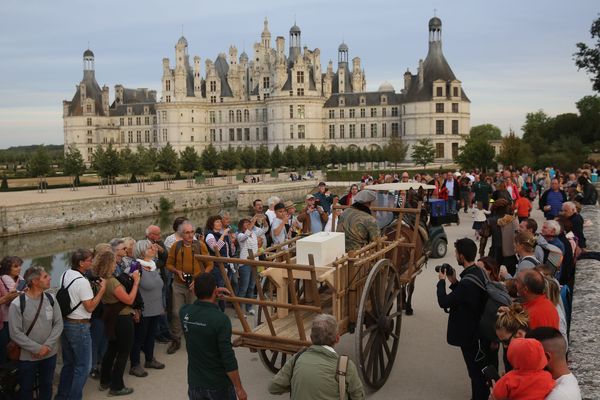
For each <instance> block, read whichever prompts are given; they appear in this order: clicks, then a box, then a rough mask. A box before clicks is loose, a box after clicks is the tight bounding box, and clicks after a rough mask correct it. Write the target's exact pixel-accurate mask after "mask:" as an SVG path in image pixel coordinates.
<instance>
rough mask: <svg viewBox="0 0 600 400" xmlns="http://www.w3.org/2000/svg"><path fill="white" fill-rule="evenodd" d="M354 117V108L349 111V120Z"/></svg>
mask: <svg viewBox="0 0 600 400" xmlns="http://www.w3.org/2000/svg"><path fill="white" fill-rule="evenodd" d="M355 117H356V110H355V109H354V108H351V109H350V118H355Z"/></svg>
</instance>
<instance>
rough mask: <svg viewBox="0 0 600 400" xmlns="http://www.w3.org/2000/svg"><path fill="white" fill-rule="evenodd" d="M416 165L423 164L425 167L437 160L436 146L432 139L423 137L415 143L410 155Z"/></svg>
mask: <svg viewBox="0 0 600 400" xmlns="http://www.w3.org/2000/svg"><path fill="white" fill-rule="evenodd" d="M410 156H411V157H412V159H413V161H414V163H415V165H422V166H423V169H425V167H426V166H427V164H431V163H432V162H433V160H435V148H434V147H433V144H431V139H421V140H419V141H418V142H417V144H415V145H413V147H412V153H411V155H410Z"/></svg>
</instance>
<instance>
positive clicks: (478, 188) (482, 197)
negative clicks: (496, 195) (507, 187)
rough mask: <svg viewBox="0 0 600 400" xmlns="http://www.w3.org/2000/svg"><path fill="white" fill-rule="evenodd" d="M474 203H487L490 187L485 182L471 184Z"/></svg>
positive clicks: (490, 193) (490, 192) (490, 191)
mask: <svg viewBox="0 0 600 400" xmlns="http://www.w3.org/2000/svg"><path fill="white" fill-rule="evenodd" d="M473 193H474V194H475V196H473V200H474V201H488V200H489V199H490V196H491V195H492V187H491V186H490V185H489V184H488V183H487V182H482V181H479V182H475V183H474V184H473Z"/></svg>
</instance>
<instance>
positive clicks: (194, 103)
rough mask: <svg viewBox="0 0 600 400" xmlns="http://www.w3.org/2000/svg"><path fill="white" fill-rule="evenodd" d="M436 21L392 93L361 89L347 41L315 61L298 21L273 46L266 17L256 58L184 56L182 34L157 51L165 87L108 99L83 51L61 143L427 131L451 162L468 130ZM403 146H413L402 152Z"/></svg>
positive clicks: (369, 140)
mask: <svg viewBox="0 0 600 400" xmlns="http://www.w3.org/2000/svg"><path fill="white" fill-rule="evenodd" d="M441 33H442V22H441V20H440V19H439V18H437V17H434V18H432V19H431V20H430V21H429V52H428V54H427V57H426V58H425V61H423V60H420V61H419V66H418V69H417V73H416V74H415V75H413V74H411V73H410V71H408V70H407V71H406V72H405V73H404V88H403V89H402V90H400V92H399V93H396V91H395V89H394V87H393V86H392V85H391V84H389V83H387V82H384V83H383V84H381V85H380V86H379V89H378V90H377V91H375V92H367V91H366V77H365V72H364V69H363V68H362V67H361V60H360V58H359V57H354V58H353V59H352V60H351V61H349V48H348V46H347V45H346V44H345V43H342V44H341V45H340V46H339V47H338V63H337V70H335V71H334V67H333V63H332V62H331V61H330V62H329V63H328V65H327V69H326V70H325V71H322V70H321V59H320V56H321V52H320V50H319V49H314V50H309V49H308V48H307V47H306V46H304V47H302V41H301V30H300V28H299V27H298V26H296V25H294V26H292V28H291V29H290V31H289V39H288V41H289V43H288V44H289V47H288V51H287V53H286V51H285V39H284V38H283V37H282V36H278V37H277V38H276V39H275V47H274V48H273V47H272V44H271V33H270V31H269V28H268V21H267V20H266V19H265V22H264V28H263V31H262V33H261V38H260V41H259V42H257V43H255V44H254V46H253V47H254V48H253V50H254V52H253V57H252V59H250V57H248V55H247V54H246V53H245V52H242V54H241V55H239V56H238V50H237V48H236V47H234V46H232V47H230V48H229V53H228V55H226V54H223V53H221V54H219V55H218V56H217V58H216V59H215V60H214V61H212V60H210V59H207V60H206V61H205V63H204V71H202V66H201V65H202V64H201V59H200V57H198V56H195V57H193V59H192V62H191V63H190V56H189V55H188V42H187V40H186V39H185V38H184V37H183V36H182V37H181V38H180V39H179V40H178V41H177V44H176V45H175V64H174V65H171V62H170V60H169V59H168V58H163V61H162V64H163V76H162V80H161V82H162V87H161V92H162V96H161V98H160V100H157V99H156V93H155V92H154V91H149V90H147V89H127V88H124V87H123V86H121V85H116V86H115V100H114V101H113V103H112V104H111V105H109V99H108V97H109V93H108V87H106V86H104V87H103V88H102V89H101V88H100V86H99V85H98V83H97V82H96V79H95V76H94V54H93V53H92V52H91V51H90V50H89V49H88V50H86V51H85V53H84V57H83V59H84V74H83V80H82V81H81V83H80V84H79V85H78V86H77V89H76V93H75V96H74V97H73V99H72V100H71V101H64V102H63V108H64V113H63V118H64V134H65V149H66V148H67V147H68V146H75V147H77V148H78V149H79V150H80V151H81V152H82V154H83V156H84V158H85V159H86V160H87V161H88V162H91V155H92V153H93V151H94V150H95V148H96V147H97V146H99V145H101V146H105V145H108V143H113V146H114V147H115V148H117V149H121V148H125V147H131V148H132V149H133V150H135V148H136V147H137V146H139V145H142V146H147V147H149V146H155V147H161V146H163V145H164V144H166V143H167V142H169V143H171V145H172V146H173V147H174V148H175V150H177V151H181V150H183V149H184V148H185V147H186V146H192V147H194V148H196V149H197V150H198V151H199V152H200V151H202V150H203V149H204V148H205V147H206V146H207V145H208V144H210V143H212V144H213V145H214V146H215V147H216V148H218V149H225V148H227V147H228V146H230V145H231V146H233V147H244V146H251V147H255V148H256V147H259V146H261V145H264V146H267V147H268V148H269V149H270V150H272V149H273V148H274V147H275V146H279V147H280V148H281V150H283V149H284V148H285V147H286V146H294V147H297V146H301V145H305V146H307V147H308V146H309V145H310V144H314V145H316V146H317V147H320V146H326V147H331V146H342V147H352V146H359V147H367V148H374V147H383V146H385V144H386V143H387V142H388V141H389V140H390V138H392V137H399V138H401V139H402V140H403V141H405V142H406V143H407V144H409V145H414V144H415V143H416V142H417V141H418V140H419V139H422V138H429V139H431V140H432V143H433V144H434V146H435V148H436V159H437V161H439V162H448V161H449V160H451V159H452V158H454V157H455V156H456V155H457V154H458V148H459V146H461V145H463V144H464V139H463V137H462V136H461V135H466V134H468V132H469V129H470V126H469V125H470V100H469V98H468V97H467V96H466V94H465V92H464V90H463V89H462V83H461V81H459V80H458V79H456V76H455V75H454V73H453V72H452V69H451V68H450V66H449V64H448V62H447V61H446V59H445V57H444V55H443V53H442V42H441ZM409 154H410V151H409Z"/></svg>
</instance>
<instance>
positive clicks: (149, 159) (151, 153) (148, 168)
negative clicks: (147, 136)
mask: <svg viewBox="0 0 600 400" xmlns="http://www.w3.org/2000/svg"><path fill="white" fill-rule="evenodd" d="M157 159H158V152H157V151H156V148H154V147H151V148H150V149H147V148H145V147H144V146H142V145H141V144H140V145H138V147H137V150H136V152H135V154H134V160H135V167H136V168H135V171H136V173H137V174H138V175H141V176H148V175H149V174H151V173H152V172H154V170H155V169H156V160H157Z"/></svg>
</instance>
